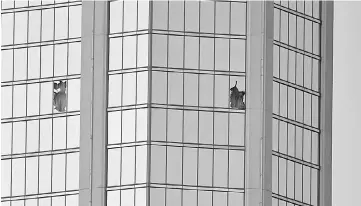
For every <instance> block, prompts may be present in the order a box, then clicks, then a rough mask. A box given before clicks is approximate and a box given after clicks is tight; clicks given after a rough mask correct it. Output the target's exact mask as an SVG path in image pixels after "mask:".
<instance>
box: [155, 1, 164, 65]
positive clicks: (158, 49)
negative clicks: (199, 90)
mask: <svg viewBox="0 0 361 206" xmlns="http://www.w3.org/2000/svg"><path fill="white" fill-rule="evenodd" d="M159 3H162V4H163V3H166V2H163V1H156V2H153V7H154V5H156V4H159ZM153 13H155V12H154V11H153ZM152 38H153V39H152V41H153V42H152V47H153V48H152V60H153V61H152V64H153V66H161V67H166V66H167V36H166V35H153V36H152Z"/></svg>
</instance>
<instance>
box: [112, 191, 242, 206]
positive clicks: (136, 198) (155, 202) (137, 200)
mask: <svg viewBox="0 0 361 206" xmlns="http://www.w3.org/2000/svg"><path fill="white" fill-rule="evenodd" d="M149 195H150V205H151V206H197V205H198V206H205V205H207V206H211V205H212V203H213V205H214V206H218V205H219V206H223V205H228V206H243V205H244V194H243V193H236V192H220V191H203V190H199V191H197V190H179V189H164V188H151V189H150V194H149ZM146 199H147V198H146V189H145V188H139V189H127V190H116V191H108V192H107V200H108V203H107V205H108V206H120V205H127V206H145V205H146Z"/></svg>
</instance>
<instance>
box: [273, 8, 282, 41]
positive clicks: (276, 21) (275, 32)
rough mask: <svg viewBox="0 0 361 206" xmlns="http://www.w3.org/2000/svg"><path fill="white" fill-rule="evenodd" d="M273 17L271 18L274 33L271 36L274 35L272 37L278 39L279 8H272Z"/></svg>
mask: <svg viewBox="0 0 361 206" xmlns="http://www.w3.org/2000/svg"><path fill="white" fill-rule="evenodd" d="M273 11H274V14H273V15H274V17H273V20H274V33H273V36H274V39H275V40H277V41H279V40H280V10H279V9H276V8H275V9H274V10H273Z"/></svg>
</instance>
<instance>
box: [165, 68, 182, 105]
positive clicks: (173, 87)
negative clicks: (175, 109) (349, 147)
mask: <svg viewBox="0 0 361 206" xmlns="http://www.w3.org/2000/svg"><path fill="white" fill-rule="evenodd" d="M168 104H176V105H182V104H183V74H182V73H175V72H169V73H168Z"/></svg>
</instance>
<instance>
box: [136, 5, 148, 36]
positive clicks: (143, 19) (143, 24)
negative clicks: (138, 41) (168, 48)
mask: <svg viewBox="0 0 361 206" xmlns="http://www.w3.org/2000/svg"><path fill="white" fill-rule="evenodd" d="M148 22H149V1H148V0H145V1H138V30H142V29H148Z"/></svg>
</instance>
